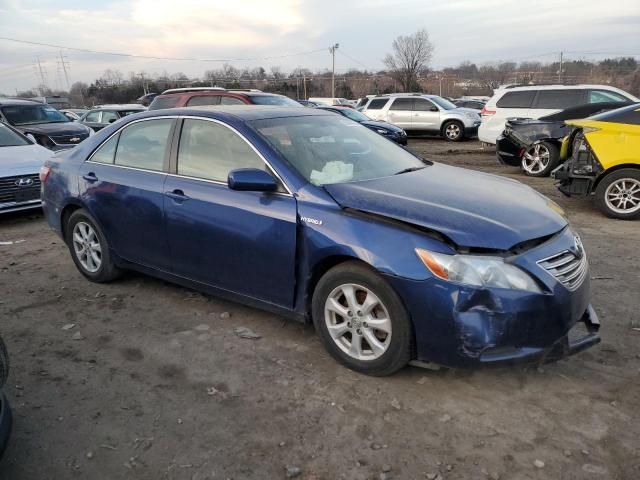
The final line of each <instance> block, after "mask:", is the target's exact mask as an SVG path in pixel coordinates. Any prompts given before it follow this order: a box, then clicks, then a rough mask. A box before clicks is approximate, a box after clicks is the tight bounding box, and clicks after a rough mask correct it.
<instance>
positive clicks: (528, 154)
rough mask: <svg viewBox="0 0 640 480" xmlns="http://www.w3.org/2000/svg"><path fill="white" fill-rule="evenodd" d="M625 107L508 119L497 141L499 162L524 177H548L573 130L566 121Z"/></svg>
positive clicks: (597, 106)
mask: <svg viewBox="0 0 640 480" xmlns="http://www.w3.org/2000/svg"><path fill="white" fill-rule="evenodd" d="M625 105H630V104H629V103H620V102H610V103H590V104H586V105H579V106H577V107H571V108H567V109H565V110H562V111H560V112H558V113H554V114H551V115H547V116H545V117H540V118H539V119H533V118H509V119H507V121H506V123H505V126H504V131H503V132H502V134H501V135H500V136H499V137H498V139H497V141H496V154H497V156H498V161H499V162H500V163H502V164H504V165H511V166H514V167H516V166H518V165H519V166H520V167H521V168H522V171H523V172H524V173H525V175H529V176H531V177H547V176H549V174H550V173H551V171H552V170H553V169H554V168H556V167H557V166H558V165H559V164H560V146H561V144H562V139H563V138H564V137H566V136H567V135H569V134H570V133H571V131H572V130H573V127H571V126H569V125H565V123H564V122H565V120H576V119H581V118H587V117H590V116H591V115H595V114H597V113H601V112H605V111H608V110H614V109H616V108H620V107H623V106H625Z"/></svg>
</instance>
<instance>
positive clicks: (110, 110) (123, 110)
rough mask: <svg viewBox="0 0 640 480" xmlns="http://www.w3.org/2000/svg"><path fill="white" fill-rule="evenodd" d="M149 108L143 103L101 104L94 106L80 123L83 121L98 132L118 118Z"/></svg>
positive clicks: (81, 118)
mask: <svg viewBox="0 0 640 480" xmlns="http://www.w3.org/2000/svg"><path fill="white" fill-rule="evenodd" d="M146 110H147V109H146V108H145V107H143V106H142V105H137V104H131V105H100V106H97V107H94V108H92V109H91V110H89V111H88V112H87V113H85V114H84V115H83V116H82V117H80V120H78V123H82V124H83V125H86V126H87V127H90V128H92V129H93V130H95V131H96V132H97V131H98V130H102V129H103V128H104V127H108V126H109V125H111V124H112V123H113V122H115V121H116V120H119V119H121V118H123V117H126V116H127V115H131V114H133V113H140V112H144V111H146Z"/></svg>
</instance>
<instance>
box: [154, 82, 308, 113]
mask: <svg viewBox="0 0 640 480" xmlns="http://www.w3.org/2000/svg"><path fill="white" fill-rule="evenodd" d="M202 105H277V106H279V107H302V105H301V104H299V103H298V102H296V101H295V100H291V99H290V98H289V97H285V96H284V95H276V94H275V93H264V92H262V91H261V90H255V89H246V90H241V89H238V90H227V89H226V88H220V87H193V88H173V89H171V90H165V91H164V92H162V93H161V94H160V95H158V96H157V97H156V98H154V99H153V102H151V105H149V110H160V109H162V108H178V107H196V106H202Z"/></svg>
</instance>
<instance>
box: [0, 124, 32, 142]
mask: <svg viewBox="0 0 640 480" xmlns="http://www.w3.org/2000/svg"><path fill="white" fill-rule="evenodd" d="M20 145H31V142H30V141H29V140H27V139H26V138H25V137H23V136H22V135H19V134H17V133H16V132H14V131H13V130H11V129H10V128H7V127H6V126H4V125H2V124H0V147H17V146H20Z"/></svg>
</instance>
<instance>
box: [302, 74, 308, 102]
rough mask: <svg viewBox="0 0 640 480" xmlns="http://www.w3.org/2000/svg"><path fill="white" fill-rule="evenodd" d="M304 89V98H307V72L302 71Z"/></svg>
mask: <svg viewBox="0 0 640 480" xmlns="http://www.w3.org/2000/svg"><path fill="white" fill-rule="evenodd" d="M302 90H303V91H304V99H305V100H306V99H307V74H306V73H304V72H302Z"/></svg>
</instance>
